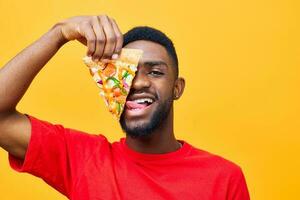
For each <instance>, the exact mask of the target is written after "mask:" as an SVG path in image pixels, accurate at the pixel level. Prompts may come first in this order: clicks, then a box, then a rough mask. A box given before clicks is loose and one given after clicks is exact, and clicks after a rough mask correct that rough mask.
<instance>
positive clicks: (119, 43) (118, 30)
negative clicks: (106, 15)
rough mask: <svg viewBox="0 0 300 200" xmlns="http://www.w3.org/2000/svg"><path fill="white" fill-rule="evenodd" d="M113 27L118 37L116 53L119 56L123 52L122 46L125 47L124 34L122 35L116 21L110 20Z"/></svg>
mask: <svg viewBox="0 0 300 200" xmlns="http://www.w3.org/2000/svg"><path fill="white" fill-rule="evenodd" d="M110 22H111V25H112V27H113V30H114V31H115V36H116V40H117V41H116V46H115V53H117V54H119V53H120V52H121V49H122V46H123V34H122V33H121V31H120V29H119V27H118V25H117V23H116V21H115V20H114V19H112V18H110Z"/></svg>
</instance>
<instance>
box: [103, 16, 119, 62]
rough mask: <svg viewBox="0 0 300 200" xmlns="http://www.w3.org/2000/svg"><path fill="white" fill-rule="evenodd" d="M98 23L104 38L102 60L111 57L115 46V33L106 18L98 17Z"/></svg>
mask: <svg viewBox="0 0 300 200" xmlns="http://www.w3.org/2000/svg"><path fill="white" fill-rule="evenodd" d="M100 21H101V24H102V27H103V30H104V33H105V37H106V43H105V47H104V51H103V56H102V58H108V59H109V58H111V57H112V55H113V53H114V50H115V46H116V36H115V31H114V29H113V27H112V25H111V23H110V21H109V19H108V17H107V16H105V15H102V16H100Z"/></svg>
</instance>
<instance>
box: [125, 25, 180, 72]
mask: <svg viewBox="0 0 300 200" xmlns="http://www.w3.org/2000/svg"><path fill="white" fill-rule="evenodd" d="M137 40H147V41H151V42H155V43H158V44H160V45H162V46H163V47H165V49H166V50H167V52H168V54H169V56H170V57H171V58H172V60H173V64H174V67H175V75H176V77H178V58H177V54H176V50H175V47H174V44H173V42H172V40H171V39H170V38H169V37H168V36H167V35H166V34H165V33H163V32H161V31H160V30H157V29H155V28H152V27H149V26H137V27H134V28H132V29H131V30H129V31H128V32H127V33H125V34H124V42H123V46H126V45H127V44H128V43H131V42H134V41H137Z"/></svg>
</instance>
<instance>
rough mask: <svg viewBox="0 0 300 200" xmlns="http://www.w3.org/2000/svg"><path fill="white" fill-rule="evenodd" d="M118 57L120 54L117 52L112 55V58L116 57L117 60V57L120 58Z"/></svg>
mask: <svg viewBox="0 0 300 200" xmlns="http://www.w3.org/2000/svg"><path fill="white" fill-rule="evenodd" d="M118 57H119V55H118V54H116V53H115V54H113V55H112V57H111V58H112V59H114V60H116V59H118Z"/></svg>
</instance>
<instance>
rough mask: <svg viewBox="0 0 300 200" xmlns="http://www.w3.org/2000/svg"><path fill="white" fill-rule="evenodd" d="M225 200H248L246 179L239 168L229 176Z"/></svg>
mask: <svg viewBox="0 0 300 200" xmlns="http://www.w3.org/2000/svg"><path fill="white" fill-rule="evenodd" d="M227 200H250V195H249V191H248V188H247V184H246V179H245V176H244V174H243V172H242V169H241V168H240V167H239V166H236V167H235V169H234V170H233V173H232V174H231V177H230V180H229V188H228V193H227Z"/></svg>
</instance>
